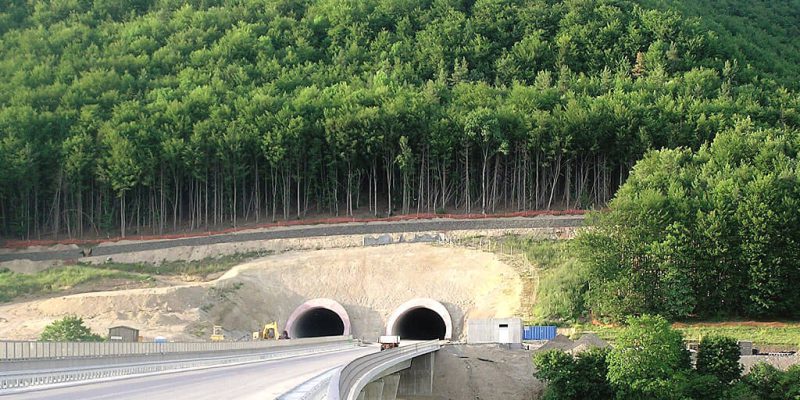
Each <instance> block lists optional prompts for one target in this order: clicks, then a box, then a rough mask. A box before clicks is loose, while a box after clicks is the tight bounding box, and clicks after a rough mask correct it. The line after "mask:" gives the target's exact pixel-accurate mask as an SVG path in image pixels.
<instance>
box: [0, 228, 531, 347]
mask: <svg viewBox="0 0 800 400" xmlns="http://www.w3.org/2000/svg"><path fill="white" fill-rule="evenodd" d="M521 291H522V283H521V280H520V277H519V275H518V274H517V273H516V272H515V271H514V269H513V268H512V267H510V266H508V265H506V264H504V263H503V262H501V261H500V260H499V259H498V258H497V257H496V256H495V255H493V254H490V253H484V252H480V251H476V250H467V249H462V248H455V247H441V246H434V245H428V244H396V245H389V246H382V247H361V248H349V249H326V250H316V251H301V252H291V253H284V254H278V255H273V256H268V257H265V258H261V259H258V260H256V261H253V262H250V263H247V264H243V265H240V266H237V267H235V268H233V269H232V270H231V271H229V272H228V273H226V274H225V275H223V276H222V277H221V278H219V279H217V280H216V281H213V282H209V283H198V284H189V285H183V286H174V287H165V288H152V289H133V290H124V291H115V292H96V293H84V294H78V295H71V296H63V297H56V298H51V299H46V300H37V301H29V302H23V303H15V304H7V305H2V306H0V338H3V339H33V338H35V337H36V336H38V334H39V333H40V332H41V330H42V328H43V327H44V326H45V325H47V324H48V323H50V322H51V321H53V320H55V319H58V318H61V317H62V316H64V315H67V314H70V313H74V314H77V315H79V316H82V317H84V319H85V320H86V322H87V325H89V326H90V327H91V328H92V329H94V330H95V331H96V332H101V333H105V332H107V329H108V327H110V326H114V325H130V326H133V327H136V328H139V329H140V330H141V334H142V335H144V336H149V337H152V336H156V335H164V336H167V337H170V338H171V339H174V340H192V339H194V340H197V339H199V338H207V336H208V331H209V330H210V326H211V325H212V324H215V323H216V324H221V325H223V326H224V327H225V328H226V329H227V330H228V331H229V337H238V336H244V335H247V332H249V331H251V330H254V329H256V328H257V327H258V326H259V325H260V324H262V323H263V322H265V321H272V320H277V321H278V323H279V324H280V325H281V326H284V325H285V323H286V318H287V317H288V316H289V314H290V313H291V312H292V311H293V310H294V308H295V307H297V306H298V305H300V304H301V303H302V302H303V301H305V300H308V299H312V298H316V297H328V298H332V299H334V300H337V301H339V302H340V303H341V304H342V305H343V306H344V307H345V309H346V310H347V311H348V313H349V314H350V318H351V321H352V324H353V325H352V326H353V334H354V335H355V336H356V337H364V338H365V339H370V340H372V339H374V338H375V337H377V336H378V335H379V334H380V333H381V331H382V330H383V328H384V326H385V322H386V319H387V317H388V315H389V314H390V313H391V312H392V311H393V310H394V308H395V307H397V306H398V305H400V304H401V303H403V302H405V301H406V300H409V299H411V298H414V297H430V298H434V299H436V300H439V301H440V302H442V303H443V304H444V305H445V306H446V307H447V309H448V310H449V311H450V313H451V315H452V317H453V323H454V334H455V336H456V337H459V336H462V335H463V333H464V332H463V331H464V329H463V322H464V318H465V316H468V317H470V318H484V317H507V316H511V315H514V314H515V313H517V311H518V309H519V307H520V293H521Z"/></svg>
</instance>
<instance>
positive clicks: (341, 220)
mask: <svg viewBox="0 0 800 400" xmlns="http://www.w3.org/2000/svg"><path fill="white" fill-rule="evenodd" d="M585 213H586V210H536V211H517V212H512V213H501V214H434V213H419V214H405V215H396V216H392V217H385V218H377V217H372V218H357V217H335V218H322V219H308V220H306V219H300V220H290V221H277V222H270V223H265V224H255V225H246V226H241V227H236V228H228V229H222V230H215V231H205V232H187V233H175V234H167V235H136V236H126V237H124V238H123V237H119V236H118V237H113V238H106V239H86V240H83V239H62V240H6V241H5V242H4V243H2V244H0V247H5V248H13V249H23V248H26V247H31V246H53V245H57V244H61V245H69V244H75V245H79V246H81V245H83V246H87V245H94V244H97V243H105V242H118V241H120V240H168V239H184V238H191V237H201V236H213V235H222V234H226V233H235V232H241V231H246V230H253V229H264V228H276V227H286V226H298V225H333V224H345V223H354V222H360V223H367V222H401V221H415V220H426V219H438V218H447V219H489V218H515V217H538V216H541V215H552V216H558V215H583V214H585Z"/></svg>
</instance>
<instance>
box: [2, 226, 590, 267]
mask: <svg viewBox="0 0 800 400" xmlns="http://www.w3.org/2000/svg"><path fill="white" fill-rule="evenodd" d="M581 225H583V216H582V215H573V216H555V217H552V216H541V217H535V218H523V217H520V218H484V219H445V218H442V219H429V220H412V221H395V222H367V223H364V222H360V223H344V224H330V225H304V226H296V227H286V228H274V229H266V230H255V231H249V232H248V231H243V232H237V233H228V234H221V235H213V236H199V237H189V238H183V239H171V240H152V241H141V242H136V243H127V244H117V245H107V246H98V247H95V248H94V249H93V250H92V256H110V255H114V254H121V253H131V252H136V251H147V250H160V249H167V248H171V247H177V246H203V245H209V244H218V243H234V242H247V241H251V240H267V239H293V238H302V237H312V236H336V235H378V234H383V233H402V232H428V231H457V230H472V229H513V228H550V227H558V228H565V227H578V226H581ZM79 252H80V250H78V249H73V250H54V251H41V252H28V253H26V252H24V251H23V252H19V253H17V252H13V253H5V254H0V262H3V261H11V260H21V259H27V260H31V261H47V260H70V259H78V258H80V257H81V256H80V254H79Z"/></svg>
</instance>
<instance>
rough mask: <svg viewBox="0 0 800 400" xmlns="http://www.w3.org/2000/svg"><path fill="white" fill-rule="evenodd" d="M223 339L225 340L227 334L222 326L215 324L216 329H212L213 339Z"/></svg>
mask: <svg viewBox="0 0 800 400" xmlns="http://www.w3.org/2000/svg"><path fill="white" fill-rule="evenodd" d="M223 340H225V334H224V333H223V332H222V326H220V325H214V329H213V331H211V341H212V342H221V341H223Z"/></svg>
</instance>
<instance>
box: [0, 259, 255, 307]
mask: <svg viewBox="0 0 800 400" xmlns="http://www.w3.org/2000/svg"><path fill="white" fill-rule="evenodd" d="M267 254H269V253H268V252H247V253H237V254H233V255H226V256H222V257H216V258H215V257H209V258H205V259H202V260H197V261H169V262H163V263H161V264H159V265H154V264H149V263H130V264H127V263H114V262H108V263H105V264H99V265H90V264H80V265H67V266H62V267H56V268H50V269H47V270H45V271H41V272H38V273H35V274H22V273H17V272H12V271H10V270H8V269H6V270H2V271H0V302H8V301H12V300H15V299H18V298H20V297H22V296H41V295H47V294H55V293H62V292H69V291H73V290H75V289H76V288H80V287H81V286H82V285H83V286H85V285H88V284H96V285H98V286H100V287H102V284H103V282H109V281H115V280H122V281H127V282H130V283H133V284H139V285H151V284H155V283H156V278H157V277H160V276H161V277H178V278H180V279H184V280H208V279H212V278H213V277H215V276H216V275H218V274H219V273H222V272H225V271H227V270H229V269H231V267H233V266H235V265H238V264H241V263H243V262H246V261H248V260H252V259H255V258H258V257H262V256H264V255H267Z"/></svg>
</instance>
